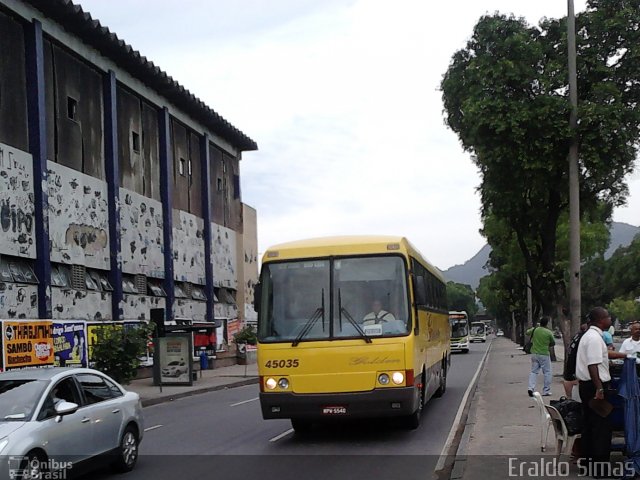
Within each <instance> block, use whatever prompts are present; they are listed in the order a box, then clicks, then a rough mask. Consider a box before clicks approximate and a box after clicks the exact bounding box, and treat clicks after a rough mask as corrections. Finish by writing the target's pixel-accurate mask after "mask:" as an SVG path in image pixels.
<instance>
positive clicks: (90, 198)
mask: <svg viewBox="0 0 640 480" xmlns="http://www.w3.org/2000/svg"><path fill="white" fill-rule="evenodd" d="M47 168H48V175H49V236H50V241H51V261H52V262H60V263H66V264H77V265H85V266H86V267H91V268H101V269H104V270H109V268H110V265H109V223H108V222H109V212H108V208H107V184H106V182H103V181H102V180H98V179H96V178H93V177H90V176H88V175H85V174H83V173H81V172H78V171H76V170H72V169H71V168H68V167H65V166H63V165H59V164H57V163H54V162H51V161H49V162H47ZM82 318H85V316H84V315H83V316H82Z"/></svg>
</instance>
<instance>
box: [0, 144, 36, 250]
mask: <svg viewBox="0 0 640 480" xmlns="http://www.w3.org/2000/svg"><path fill="white" fill-rule="evenodd" d="M33 195H34V194H33V161H32V158H31V155H30V154H28V153H25V152H23V151H21V150H18V149H16V148H13V147H10V146H8V145H5V144H3V143H0V237H1V240H0V254H4V255H15V256H21V257H29V258H35V257H36V242H35V238H34V236H35V225H34V200H33Z"/></svg>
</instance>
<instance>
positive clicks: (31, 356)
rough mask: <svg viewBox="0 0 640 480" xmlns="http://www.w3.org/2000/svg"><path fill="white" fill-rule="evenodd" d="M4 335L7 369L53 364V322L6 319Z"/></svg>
mask: <svg viewBox="0 0 640 480" xmlns="http://www.w3.org/2000/svg"><path fill="white" fill-rule="evenodd" d="M2 337H3V340H4V365H5V368H6V369H7V370H9V369H12V368H22V367H39V366H43V365H53V361H54V357H53V322H51V321H47V320H24V321H10V320H6V321H3V322H2Z"/></svg>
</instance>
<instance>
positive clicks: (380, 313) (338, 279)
mask: <svg viewBox="0 0 640 480" xmlns="http://www.w3.org/2000/svg"><path fill="white" fill-rule="evenodd" d="M406 276H407V274H406V268H405V262H404V260H403V258H402V257H400V256H390V255H386V256H368V257H351V258H345V257H340V258H332V259H328V258H327V259H316V260H295V261H286V262H277V263H276V262H273V263H267V264H265V265H263V269H262V275H261V285H262V287H261V290H262V298H261V305H260V312H261V314H260V324H259V327H258V337H259V340H260V341H261V342H286V341H290V342H293V346H295V345H297V344H298V342H300V341H307V340H335V339H347V338H350V339H352V338H363V339H365V340H367V341H370V339H371V338H375V337H385V336H397V335H406V334H407V333H408V332H409V328H410V321H409V308H408V295H407V283H406Z"/></svg>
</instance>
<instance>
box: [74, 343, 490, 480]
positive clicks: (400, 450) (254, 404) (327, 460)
mask: <svg viewBox="0 0 640 480" xmlns="http://www.w3.org/2000/svg"><path fill="white" fill-rule="evenodd" d="M486 348H487V344H475V345H473V346H472V348H471V351H470V352H469V353H468V354H454V356H453V358H452V364H451V370H450V371H449V378H448V382H447V392H446V393H445V395H444V396H443V397H442V398H439V399H432V400H431V401H430V402H429V403H428V404H427V406H426V407H425V410H424V412H423V417H422V424H421V426H420V427H419V428H418V429H417V430H413V431H412V430H407V429H405V428H404V427H402V425H401V424H400V423H399V422H397V421H392V420H387V421H370V420H368V421H359V422H353V423H349V424H340V425H331V426H318V427H316V428H314V430H313V432H312V433H310V434H308V435H305V436H299V435H296V434H294V433H293V430H292V429H291V425H290V423H289V421H288V420H268V421H265V420H263V419H262V416H261V413H260V405H259V402H258V387H257V385H250V386H244V387H238V388H233V389H229V390H222V391H216V392H211V393H206V394H201V395H195V396H192V397H187V398H183V399H180V400H176V401H174V402H171V403H165V404H160V405H155V406H152V407H147V408H145V423H146V427H147V432H146V433H145V438H144V440H143V442H142V445H141V453H142V455H141V457H140V459H139V462H138V465H137V467H136V469H135V470H134V471H133V472H132V473H129V474H127V475H126V480H138V479H145V480H147V479H149V480H162V479H165V478H166V479H175V478H180V477H181V476H184V477H188V478H190V479H193V478H196V479H197V478H207V479H209V478H220V477H222V478H229V479H236V478H252V477H255V476H256V475H259V477H260V478H261V479H270V478H274V479H275V478H277V479H279V480H286V479H289V478H291V479H294V478H295V479H299V478H305V479H315V478H318V479H322V480H327V479H331V480H337V479H349V480H354V479H355V480H357V479H360V478H363V479H364V478H366V479H368V480H377V479H386V478H389V479H391V478H403V477H404V478H407V479H413V478H420V479H426V478H429V477H430V474H431V472H433V469H434V466H435V464H436V462H437V460H438V456H439V455H440V453H441V451H442V448H443V445H444V443H445V441H446V439H447V436H448V435H449V431H450V429H451V426H452V423H453V421H454V418H455V416H456V413H457V410H458V407H459V405H460V401H461V399H462V397H463V395H464V393H465V391H466V389H467V386H468V385H469V382H470V381H471V379H472V377H473V375H474V374H475V372H476V369H477V366H478V364H479V362H480V360H481V359H482V356H483V354H484V352H485V350H486ZM301 475H302V476H301ZM86 478H87V479H88V477H86ZM91 478H92V479H93V478H96V479H107V478H109V475H108V474H107V473H105V472H96V473H94V474H92V475H91ZM83 480H85V479H83Z"/></svg>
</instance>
